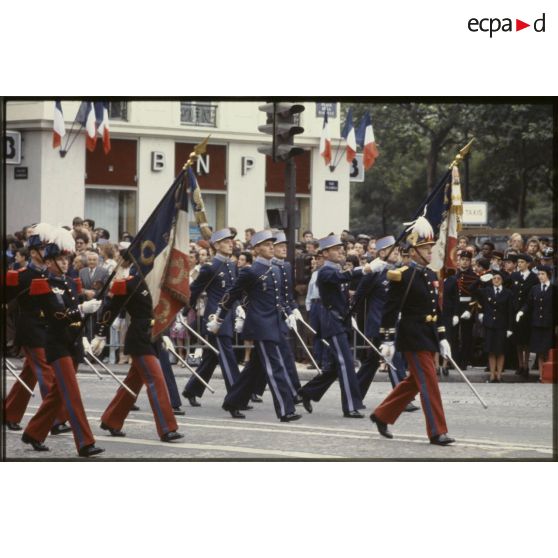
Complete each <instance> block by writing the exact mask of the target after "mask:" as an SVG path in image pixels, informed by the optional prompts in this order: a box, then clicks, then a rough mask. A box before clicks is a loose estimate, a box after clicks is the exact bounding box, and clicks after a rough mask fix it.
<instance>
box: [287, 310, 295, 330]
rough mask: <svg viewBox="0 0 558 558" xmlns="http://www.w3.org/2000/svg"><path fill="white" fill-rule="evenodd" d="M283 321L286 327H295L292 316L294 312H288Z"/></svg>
mask: <svg viewBox="0 0 558 558" xmlns="http://www.w3.org/2000/svg"><path fill="white" fill-rule="evenodd" d="M285 323H286V324H287V327H288V328H289V329H297V327H296V318H295V316H294V314H289V315H288V316H287V317H286V318H285Z"/></svg>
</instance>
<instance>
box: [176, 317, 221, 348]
mask: <svg viewBox="0 0 558 558" xmlns="http://www.w3.org/2000/svg"><path fill="white" fill-rule="evenodd" d="M184 325H185V326H186V329H187V330H188V331H189V332H190V333H193V334H194V335H195V336H196V337H197V338H198V339H199V340H200V341H201V342H202V343H204V344H205V345H207V346H208V347H209V348H210V349H211V350H212V351H213V352H214V353H215V354H216V355H218V354H219V351H218V350H217V349H216V348H215V347H214V346H213V345H212V344H211V343H209V342H208V341H207V340H205V339H204V338H203V337H202V336H201V335H200V334H199V333H198V332H197V331H195V330H194V329H192V328H191V327H190V326H189V325H188V324H184Z"/></svg>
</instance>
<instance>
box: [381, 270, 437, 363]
mask: <svg viewBox="0 0 558 558" xmlns="http://www.w3.org/2000/svg"><path fill="white" fill-rule="evenodd" d="M415 269H416V271H415ZM413 271H414V273H413ZM388 277H389V278H390V285H389V292H388V299H387V302H386V305H385V307H384V314H383V317H382V327H381V328H380V335H383V336H384V338H385V339H386V340H387V341H393V340H394V339H395V344H396V349H397V350H398V351H430V352H438V350H439V341H440V339H445V334H446V328H445V327H444V325H443V323H442V320H441V311H440V308H439V304H438V287H439V283H438V276H437V275H436V273H435V272H434V271H432V270H431V269H429V268H426V267H423V266H421V265H416V264H415V265H411V266H409V267H403V268H400V270H397V274H396V275H395V277H397V279H393V276H390V274H388ZM409 285H410V286H409ZM407 288H409V291H408V293H407V296H406V298H405V300H404V302H403V297H404V296H405V293H406V292H407ZM402 302H403V306H402V307H401V303H402ZM399 312H401V319H400V320H399V322H398V314H399ZM396 325H397V331H396Z"/></svg>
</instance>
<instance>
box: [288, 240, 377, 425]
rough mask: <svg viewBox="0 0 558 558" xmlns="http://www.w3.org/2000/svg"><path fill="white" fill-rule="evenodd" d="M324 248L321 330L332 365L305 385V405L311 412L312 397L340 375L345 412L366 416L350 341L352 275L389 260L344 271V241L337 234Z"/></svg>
mask: <svg viewBox="0 0 558 558" xmlns="http://www.w3.org/2000/svg"><path fill="white" fill-rule="evenodd" d="M320 251H321V253H322V254H323V257H324V260H325V261H324V265H323V266H322V267H321V268H320V271H319V272H318V279H317V284H318V289H319V292H320V299H321V301H322V312H321V325H320V331H321V334H322V337H323V338H324V339H326V340H327V341H328V343H329V344H330V349H329V352H330V362H331V366H328V369H327V370H324V371H323V373H322V374H318V375H317V376H314V378H312V379H311V380H310V381H309V382H308V383H307V384H305V385H304V386H302V388H301V389H300V391H299V393H300V395H301V397H302V402H303V405H304V408H305V409H306V410H307V411H308V412H309V413H311V412H312V403H311V401H319V400H320V399H321V398H322V397H323V395H324V394H325V392H326V391H327V390H328V389H329V387H330V386H331V384H332V383H333V382H334V381H335V379H336V378H337V377H339V385H340V387H341V405H342V408H343V416H345V417H347V418H363V417H364V415H362V414H361V413H360V412H359V411H358V409H362V408H363V405H362V395H361V393H360V387H359V383H358V379H357V377H356V373H355V368H354V361H353V356H352V354H351V348H350V344H349V331H350V311H349V298H348V296H349V293H348V283H349V281H350V280H351V279H352V278H358V277H361V276H362V275H363V273H370V272H371V271H375V270H378V271H379V270H380V269H382V268H383V267H384V266H385V264H384V262H381V261H379V260H378V261H375V262H373V264H366V265H365V266H364V267H363V268H360V267H357V268H355V269H353V270H350V271H345V272H342V271H341V270H340V265H339V264H340V262H341V261H342V259H343V243H342V242H341V240H340V239H339V237H337V236H335V235H331V236H327V237H325V238H322V239H321V240H320Z"/></svg>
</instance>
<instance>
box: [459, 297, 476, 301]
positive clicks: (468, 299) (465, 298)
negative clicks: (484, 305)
mask: <svg viewBox="0 0 558 558" xmlns="http://www.w3.org/2000/svg"><path fill="white" fill-rule="evenodd" d="M471 300H473V299H472V298H471V297H470V296H460V297H459V302H471Z"/></svg>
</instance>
